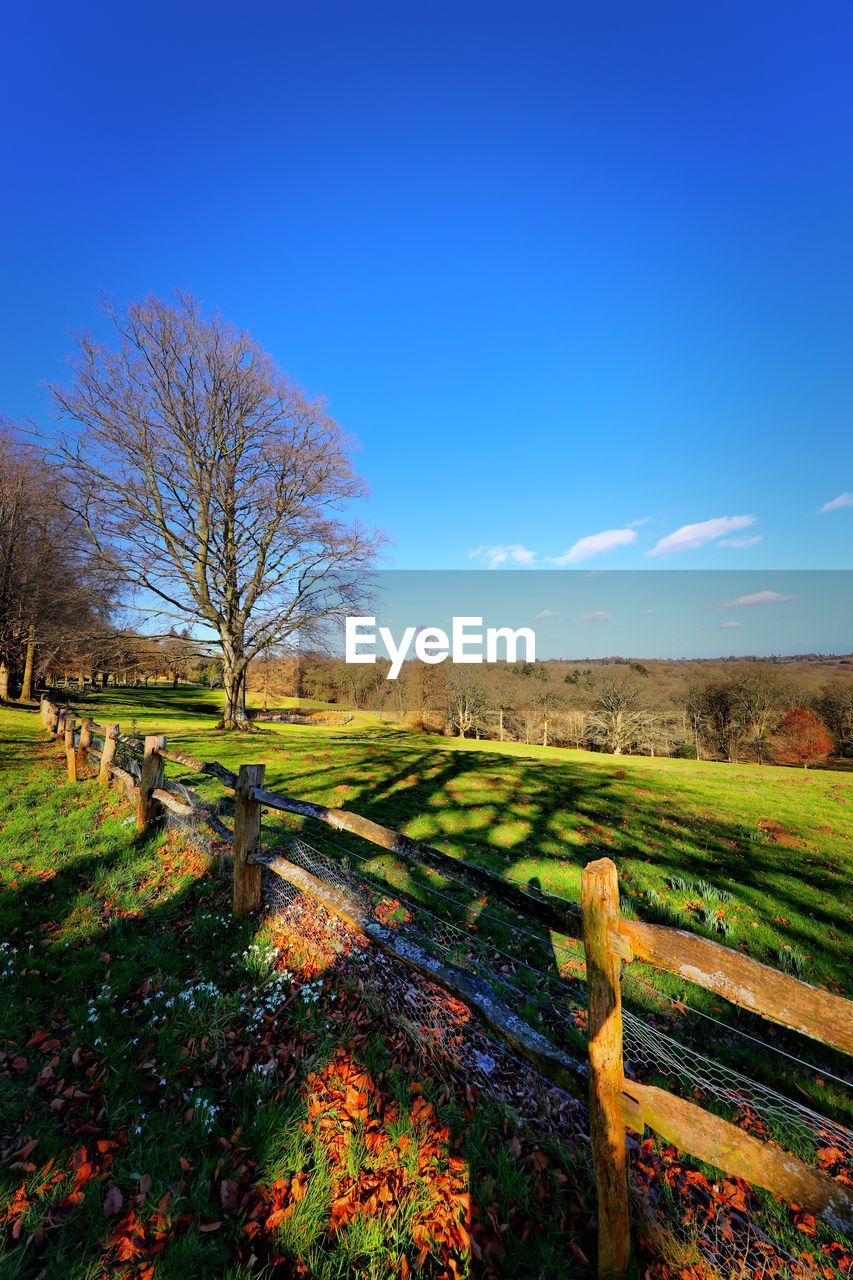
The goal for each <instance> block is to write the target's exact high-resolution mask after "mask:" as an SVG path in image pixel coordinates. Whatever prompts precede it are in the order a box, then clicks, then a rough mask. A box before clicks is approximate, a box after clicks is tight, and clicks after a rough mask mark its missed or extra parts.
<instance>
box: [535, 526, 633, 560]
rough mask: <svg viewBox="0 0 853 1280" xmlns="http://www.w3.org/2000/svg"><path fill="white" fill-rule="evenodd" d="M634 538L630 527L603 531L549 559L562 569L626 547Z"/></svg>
mask: <svg viewBox="0 0 853 1280" xmlns="http://www.w3.org/2000/svg"><path fill="white" fill-rule="evenodd" d="M636 536H637V534H636V531H635V530H634V529H633V528H632V527H631V526H629V527H628V528H626V529H605V530H604V532H603V533H590V534H588V535H587V536H586V537H585V538H579V539H578V541H577V542H576V543H575V544H574V546H571V547H569V549H568V551H564V552H563V554H562V555H561V556H550V557H549V559H550V560H551V563H552V564H556V565H558V566H559V567H560V568H562V567H563V566H564V565H567V564H577V563H578V562H579V561H581V560H590V559H591V558H592V557H593V556H600V555H603V554H604V553H605V552H606V551H615V549H616V548H617V547H627V546H628V545H629V544H630V543H632V542H633V541H634V539H635V538H636Z"/></svg>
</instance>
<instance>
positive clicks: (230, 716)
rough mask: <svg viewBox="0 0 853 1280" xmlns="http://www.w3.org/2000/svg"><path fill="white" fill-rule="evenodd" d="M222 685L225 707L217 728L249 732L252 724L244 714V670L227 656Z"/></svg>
mask: <svg viewBox="0 0 853 1280" xmlns="http://www.w3.org/2000/svg"><path fill="white" fill-rule="evenodd" d="M223 684H224V686H225V707H224V710H223V712H222V719H221V720H220V722H219V728H220V729H242V730H244V731H248V730H251V728H252V723H251V721H250V720H249V717H248V715H247V714H246V668H245V666H244V665H243V664H242V663H240V662H235V661H234V660H233V658H229V656H228V655H227V654H226V656H225V661H224V665H223Z"/></svg>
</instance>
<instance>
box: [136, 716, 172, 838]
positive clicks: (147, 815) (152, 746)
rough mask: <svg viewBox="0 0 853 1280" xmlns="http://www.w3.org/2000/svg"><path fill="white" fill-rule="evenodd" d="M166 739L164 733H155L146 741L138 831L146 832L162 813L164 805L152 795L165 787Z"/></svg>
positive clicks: (140, 782)
mask: <svg viewBox="0 0 853 1280" xmlns="http://www.w3.org/2000/svg"><path fill="white" fill-rule="evenodd" d="M165 749H166V739H165V737H164V736H163V734H162V733H154V734H151V735H150V736H149V737H147V738H146V739H145V755H144V756H143V759H142V773H141V774H140V777H139V800H138V801H137V804H136V830H137V831H144V830H145V828H146V827H148V826H150V824H151V823H152V822H153V821H154V819H155V818H156V817H158V816H159V814H160V813H161V812H162V805H161V804H160V803H159V801H157V800H155V799H154V796H153V795H152V794H151V793H152V792H153V791H156V789H157V788H158V787H162V785H163V769H164V763H163V757H162V756H161V755H160V752H161V751H164V750H165Z"/></svg>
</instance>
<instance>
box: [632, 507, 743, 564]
mask: <svg viewBox="0 0 853 1280" xmlns="http://www.w3.org/2000/svg"><path fill="white" fill-rule="evenodd" d="M754 523H755V516H716V517H715V518H714V519H713V520H700V521H699V523H698V524H683V525H682V526H681V528H680V529H676V530H675V531H674V533H668V534H667V535H666V537H665V538H661V539H660V541H659V542H657V543H656V544H655V545H654V546H653V547H652V549H651V551H647V552H646V555H649V556H669V555H673V554H675V552H677V551H695V550H696V549H697V548H698V547H705V546H707V545H708V543H709V542H716V541H717V539H718V538H723V537H725V535H726V534H728V533H736V532H737V531H738V529H746V528H747V526H748V525H751V524H754Z"/></svg>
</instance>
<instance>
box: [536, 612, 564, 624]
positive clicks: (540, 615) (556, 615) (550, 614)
mask: <svg viewBox="0 0 853 1280" xmlns="http://www.w3.org/2000/svg"><path fill="white" fill-rule="evenodd" d="M559 616H560V615H559V613H558V612H557V610H556V609H543V610H542V611H541V612H540V613H537V615H536V617H535V618H534V619H533V621H534V622H541V621H542V619H543V618H559Z"/></svg>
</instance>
